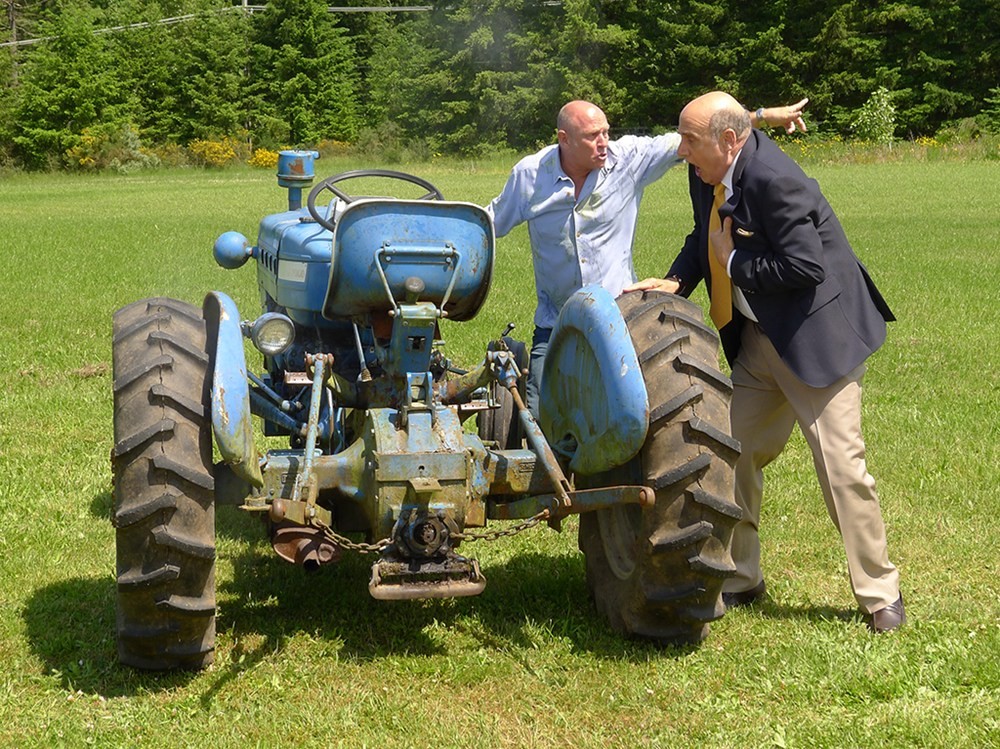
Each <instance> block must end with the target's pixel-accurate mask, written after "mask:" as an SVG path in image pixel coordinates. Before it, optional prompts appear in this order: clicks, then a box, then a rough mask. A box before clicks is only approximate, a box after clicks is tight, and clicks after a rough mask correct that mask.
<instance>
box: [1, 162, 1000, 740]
mask: <svg viewBox="0 0 1000 749" xmlns="http://www.w3.org/2000/svg"><path fill="white" fill-rule="evenodd" d="M355 166H358V164H353V163H351V164H349V163H347V162H337V163H329V162H322V161H320V162H318V163H317V168H318V171H319V172H320V173H321V174H322V175H324V176H325V175H326V174H328V173H333V172H337V171H341V170H342V169H345V168H350V167H355ZM368 166H372V165H370V164H369V165H368ZM507 167H509V164H505V163H499V162H496V163H493V162H490V163H470V162H466V163H462V164H458V163H455V162H444V163H440V164H439V163H434V164H430V165H419V166H416V167H413V170H414V171H415V172H417V173H419V174H420V175H421V176H424V177H427V178H429V179H430V180H431V181H432V182H435V183H436V184H438V185H439V186H440V187H441V188H442V190H443V191H444V193H445V195H446V196H447V197H448V198H451V199H462V200H469V201H472V202H476V203H485V202H486V201H488V200H489V199H490V198H491V197H492V196H493V195H494V194H496V193H497V192H498V191H499V189H500V188H501V186H502V184H503V181H504V179H505V176H506V169H507ZM810 172H811V174H812V176H814V177H816V178H817V179H818V180H819V181H820V184H821V185H822V186H823V187H824V189H825V192H826V193H827V195H828V197H829V199H830V201H831V203H833V205H834V207H835V209H836V210H837V211H838V214H839V216H840V218H841V220H842V223H843V224H844V226H845V228H846V230H847V233H848V235H849V237H850V238H851V239H852V241H853V243H854V246H855V249H856V250H857V252H858V254H859V255H860V256H861V257H862V259H863V260H864V261H865V263H866V264H867V266H868V267H869V269H870V270H871V272H872V274H873V275H874V277H875V279H876V281H877V282H878V284H879V285H880V287H881V288H882V290H883V292H884V293H885V295H886V297H887V298H888V300H889V302H890V304H891V305H892V307H893V309H894V311H895V312H896V315H897V317H898V318H899V321H898V322H896V323H895V324H893V325H892V326H891V328H890V334H889V339H888V342H887V343H886V345H885V346H884V347H883V348H882V350H881V351H879V352H878V353H877V354H876V355H875V356H874V357H873V358H872V359H871V360H870V362H869V371H868V376H867V378H866V380H865V383H866V393H865V430H866V438H867V442H868V448H869V450H868V461H869V467H870V469H871V471H872V473H873V475H874V476H875V477H876V479H877V481H878V485H879V490H880V494H881V498H882V507H883V513H884V515H885V519H886V522H887V524H888V529H889V550H890V555H891V557H892V559H893V560H894V561H895V563H896V564H897V565H898V566H899V567H900V570H901V573H902V584H903V591H904V595H905V597H906V605H907V613H908V615H909V618H910V623H909V624H908V625H907V626H906V627H905V628H904V629H902V630H900V631H899V632H898V633H895V634H893V635H890V636H886V637H881V638H874V637H872V636H871V635H870V634H869V633H868V631H867V630H866V628H865V626H864V624H863V622H862V620H861V619H860V617H859V616H858V615H857V613H856V610H855V606H854V600H853V597H852V596H851V593H850V589H849V586H848V583H847V578H846V568H845V562H844V555H843V551H842V548H841V546H840V543H839V539H838V538H837V535H836V532H835V530H834V528H833V526H832V523H831V522H830V520H829V518H828V517H827V515H826V511H825V509H824V505H823V501H822V498H821V496H820V494H819V490H818V487H817V485H816V481H815V478H814V476H813V471H812V465H811V459H810V457H809V454H808V451H807V450H806V448H805V445H804V442H803V441H802V439H801V438H800V437H799V436H798V435H797V434H796V436H795V437H794V438H793V441H792V443H791V444H790V445H789V447H788V449H787V450H786V452H785V454H784V455H783V456H782V457H781V459H780V460H778V461H777V462H776V463H775V464H774V466H773V467H772V468H771V469H770V474H769V483H768V488H767V495H766V500H765V507H764V517H763V521H762V533H763V542H764V547H765V548H764V567H765V573H766V575H767V580H768V586H769V591H770V598H769V600H768V601H767V602H766V603H765V604H764V605H762V606H760V607H757V608H755V609H754V610H739V611H736V612H733V613H731V614H729V615H727V616H726V617H724V618H723V619H722V620H720V621H719V622H717V623H715V624H714V625H713V628H712V632H711V634H710V636H709V638H708V639H707V640H706V641H705V642H704V644H703V645H702V646H701V647H698V648H690V649H658V648H655V647H652V646H649V645H646V644H643V643H636V642H629V641H624V640H622V639H621V638H620V637H618V636H617V635H616V634H614V633H613V632H611V631H610V630H609V629H608V628H607V627H606V626H605V625H604V624H603V622H602V621H601V620H600V619H598V617H597V615H596V614H595V613H594V611H593V610H592V608H591V605H590V603H589V602H588V598H587V591H586V586H585V583H584V579H583V561H582V558H581V556H580V554H579V552H577V550H576V533H575V531H576V522H575V520H571V521H569V522H567V523H565V524H564V530H563V532H562V533H561V534H556V533H554V532H552V531H551V530H549V529H548V528H545V527H544V526H543V527H540V528H536V529H534V530H533V531H531V532H529V533H525V534H522V535H519V536H517V537H515V538H512V539H504V540H502V541H499V542H495V543H479V544H477V545H476V546H475V547H474V549H473V551H470V552H469V553H475V555H476V556H478V557H479V559H480V560H481V563H482V566H483V571H484V573H485V575H486V576H487V578H488V579H489V584H488V586H487V588H486V591H485V593H483V595H482V596H480V597H478V598H473V599H463V600H456V601H434V602H406V603H384V602H377V601H374V600H372V599H371V598H370V597H369V596H368V593H367V581H368V565H369V564H370V563H371V560H370V559H367V558H365V557H360V556H357V555H351V556H348V557H346V558H345V560H344V561H343V562H342V563H341V564H340V565H338V566H336V567H332V568H329V569H325V570H323V571H321V572H320V573H319V574H317V575H314V576H306V575H304V574H303V573H302V572H301V571H300V570H298V569H296V568H294V567H292V566H290V565H287V564H285V563H284V562H281V561H280V560H279V559H278V558H277V557H276V556H275V555H274V554H273V553H272V552H271V550H270V546H269V544H267V542H266V540H265V539H264V536H263V533H262V529H261V528H260V527H259V526H258V523H257V522H255V519H254V518H251V517H248V516H247V515H245V514H241V513H239V512H238V511H236V510H232V509H229V508H226V509H224V510H220V514H219V519H218V540H217V543H218V554H219V561H218V570H217V587H218V600H219V619H218V649H217V654H216V663H215V665H214V666H213V667H212V668H211V669H209V670H207V671H205V672H202V673H197V674H189V673H174V674H166V675H152V674H146V673H142V672H137V671H133V670H130V669H126V668H122V667H120V666H119V665H118V663H117V660H116V650H115V640H114V626H115V623H114V619H115V614H114V607H115V579H114V563H115V561H114V530H113V528H112V526H111V523H110V521H109V516H110V510H111V488H110V484H111V476H110V462H109V451H110V448H111V442H112V430H111V371H110V360H111V343H110V338H111V316H112V313H113V311H114V310H115V309H116V308H117V307H119V306H121V305H124V304H126V303H128V302H131V301H134V300H136V299H139V298H143V297H147V296H153V295H168V296H174V297H177V298H180V299H184V300H188V301H191V302H194V303H200V301H201V299H202V298H203V296H204V294H205V292H206V291H208V290H210V289H221V290H224V291H227V292H228V293H230V294H231V295H232V296H233V297H234V298H235V299H236V301H237V302H238V303H239V305H240V308H241V311H242V312H243V314H244V315H245V316H247V317H252V316H254V315H255V314H256V312H257V309H256V302H257V300H256V281H255V277H254V271H253V268H252V264H251V265H248V266H247V267H245V268H243V269H242V270H240V271H235V272H233V271H223V270H222V269H220V268H218V267H217V266H216V265H215V264H214V261H213V260H212V255H211V245H212V242H213V240H214V239H215V237H216V236H217V235H218V234H219V233H221V232H222V231H225V230H227V229H238V230H240V231H242V232H243V233H245V234H246V235H247V236H249V237H251V238H254V237H255V236H256V223H257V221H258V219H259V218H260V217H261V216H262V215H264V214H266V213H270V212H275V211H277V210H282V209H283V208H284V201H285V196H284V191H283V190H281V189H279V188H278V187H277V185H276V184H275V180H274V177H273V175H272V174H270V173H266V172H261V171H234V172H201V171H177V172H164V173H150V174H138V175H133V176H94V177H67V176H61V175H38V176H18V177H8V178H4V179H3V180H2V181H0V237H2V240H0V246H2V248H3V249H2V261H0V262H2V270H0V298H2V299H3V312H2V315H0V321H2V322H0V661H2V663H3V667H2V669H0V745H2V746H5V747H6V746H10V747H23V746H30V747H51V746H66V747H80V746H162V747H178V746H211V747H238V748H239V749H246V748H247V747H257V746H260V747H275V746H290V745H293V742H294V744H295V745H299V746H304V747H330V746H344V747H361V746H379V747H409V746H412V747H494V746H504V747H536V746H537V747H543V746H546V747H547V746H573V747H607V746H613V747H637V746H650V747H651V746H661V747H677V746H718V747H745V746H752V747H761V746H765V747H766V746H776V747H785V746H787V747H854V746H858V747H860V746H900V747H908V746H935V747H984V746H990V745H992V746H998V745H1000V627H998V621H1000V574H998V573H1000V562H998V557H1000V541H998V539H1000V519H998V516H1000V487H998V484H1000V467H998V465H1000V450H998V444H1000V433H998V413H1000V374H998V372H1000V366H998V365H1000V355H998V353H997V346H996V336H997V330H998V315H997V312H996V304H997V302H996V297H997V295H998V292H1000V274H998V271H997V267H998V264H1000V250H998V240H1000V237H998V234H997V220H996V217H995V214H994V213H993V208H992V207H991V206H992V202H991V201H986V200H984V199H983V198H982V197H981V196H983V195H988V194H992V193H993V192H995V189H996V186H997V184H1000V165H998V164H997V163H996V162H993V163H990V162H978V163H968V164H961V163H951V162H947V163H913V162H910V163H890V164H863V165H854V166H839V167H838V166H817V167H811V168H810ZM685 192H686V176H685V174H684V170H683V169H675V170H673V171H672V172H671V173H670V174H668V175H667V177H666V178H664V179H663V180H661V181H660V182H659V183H657V184H656V185H655V186H653V187H652V188H650V189H649V190H648V191H647V194H646V198H645V201H644V204H643V209H642V219H641V230H640V235H639V238H638V246H637V265H638V271H639V275H640V276H645V275H652V274H659V275H662V274H664V273H665V272H666V269H667V266H668V265H669V262H670V260H671V259H672V258H673V256H674V254H675V253H676V251H677V248H678V247H679V246H680V242H681V240H682V238H683V236H684V234H685V233H686V232H687V230H688V228H689V222H690V220H691V219H690V215H691V211H690V206H689V203H688V201H687V197H686V194H685ZM533 296H534V294H533V277H532V272H531V259H530V252H529V250H528V246H527V235H526V232H525V231H524V229H523V228H521V229H519V230H517V231H516V232H514V233H513V234H512V235H511V236H509V237H506V238H504V239H501V240H499V243H498V257H497V268H496V274H495V281H494V284H493V289H492V292H491V296H490V299H489V300H488V302H487V304H486V306H485V307H484V309H483V311H482V313H481V314H480V316H479V317H477V318H476V319H475V320H474V321H472V322H471V323H465V324H454V323H452V324H448V325H446V327H445V328H444V334H445V337H446V338H447V339H448V341H449V351H450V353H451V355H452V356H453V358H455V359H458V360H459V361H464V362H466V363H471V362H473V361H476V360H478V359H479V358H480V357H481V356H482V351H483V346H484V345H485V342H486V340H487V339H488V338H490V337H495V336H496V335H498V334H499V332H501V331H502V329H503V326H504V325H505V324H506V323H507V322H508V321H513V322H515V323H516V325H517V328H516V331H515V334H516V335H517V334H519V335H520V336H521V337H522V338H530V332H531V316H532V312H533V307H534V299H533ZM696 298H697V299H698V300H699V301H702V302H704V299H705V297H704V294H703V292H701V291H699V292H698V296H697V297H696ZM463 549H467V547H463Z"/></svg>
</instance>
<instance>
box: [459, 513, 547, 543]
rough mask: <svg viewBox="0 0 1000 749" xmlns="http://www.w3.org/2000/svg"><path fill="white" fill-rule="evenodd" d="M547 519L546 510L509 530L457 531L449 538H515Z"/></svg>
mask: <svg viewBox="0 0 1000 749" xmlns="http://www.w3.org/2000/svg"><path fill="white" fill-rule="evenodd" d="M548 517H549V511H548V510H547V509H546V510H542V511H541V512H539V513H537V514H536V515H532V516H531V517H530V518H528V519H527V520H525V521H523V522H520V523H518V524H517V525H515V526H512V527H510V528H498V529H497V530H493V531H483V532H482V533H465V532H464V531H459V532H458V533H452V534H451V537H452V538H454V539H457V540H459V541H496V540H498V539H501V538H503V537H504V536H515V535H517V534H518V533H520V532H521V531H526V530H528V529H529V528H534V527H535V526H536V525H538V524H539V523H540V522H542V521H543V520H547V519H548Z"/></svg>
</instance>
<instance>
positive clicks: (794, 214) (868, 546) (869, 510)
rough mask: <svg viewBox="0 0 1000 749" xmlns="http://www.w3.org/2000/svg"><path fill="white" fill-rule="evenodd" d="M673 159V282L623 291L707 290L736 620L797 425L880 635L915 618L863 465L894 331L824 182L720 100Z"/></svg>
mask: <svg viewBox="0 0 1000 749" xmlns="http://www.w3.org/2000/svg"><path fill="white" fill-rule="evenodd" d="M678 132H679V133H680V135H681V146H680V148H679V151H678V154H679V155H680V156H681V157H682V158H684V159H685V160H686V161H687V162H688V163H689V165H690V167H689V177H690V190H691V201H692V204H693V207H694V218H695V226H694V229H693V231H692V232H691V234H689V235H688V237H687V239H686V241H685V243H684V247H683V248H682V250H681V252H680V254H679V255H678V256H677V259H676V260H675V261H674V263H673V265H672V266H671V267H670V272H669V274H668V276H667V278H666V279H646V280H645V281H641V282H639V283H637V284H633V285H632V286H630V287H628V288H627V289H626V290H627V291H628V290H643V289H661V290H665V291H671V292H675V293H679V294H683V295H685V296H686V295H688V294H690V293H691V291H692V290H693V289H694V287H695V286H697V284H698V282H699V281H700V280H702V279H705V281H706V284H707V285H708V287H709V296H710V299H711V307H712V308H711V316H712V319H713V321H714V322H715V324H716V326H717V327H718V328H719V332H720V337H721V339H722V345H723V349H724V351H725V353H726V357H727V359H728V360H729V363H730V365H731V366H732V370H733V371H732V379H733V401H732V411H731V422H732V431H733V436H734V437H735V438H736V439H738V440H740V442H741V444H742V446H743V452H742V454H741V456H740V458H739V460H738V461H737V464H736V500H737V502H738V503H739V505H740V506H741V507H742V508H743V510H744V518H743V520H742V521H741V522H740V523H739V524H738V525H737V527H736V530H735V532H734V534H733V561H734V562H735V564H736V570H737V572H736V576H735V577H733V578H732V579H730V580H728V581H727V585H726V586H725V588H724V593H723V600H724V601H725V603H726V605H727V606H728V607H732V606H740V605H747V604H750V603H753V602H754V601H755V600H757V599H758V598H759V597H760V596H761V595H763V593H764V591H765V584H764V577H763V574H762V572H761V567H760V539H759V535H758V524H759V520H760V506H761V500H762V496H763V469H764V467H765V466H766V465H767V464H768V463H770V462H771V461H772V460H774V459H775V458H776V457H777V456H778V455H779V454H780V453H781V451H782V449H783V448H784V446H785V444H786V442H787V441H788V438H789V436H790V435H791V431H792V428H793V427H794V425H795V423H796V422H797V423H798V424H799V427H800V429H801V430H802V433H803V435H804V436H805V438H806V441H807V442H808V444H809V447H810V449H811V450H812V454H813V462H814V464H815V467H816V473H817V476H818V478H819V482H820V486H821V488H822V490H823V496H824V498H825V500H826V506H827V510H828V511H829V513H830V517H831V518H832V519H833V522H834V524H835V525H836V526H837V529H838V530H839V531H840V534H841V537H842V538H843V542H844V548H845V550H846V552H847V566H848V572H849V574H850V580H851V586H852V588H853V591H854V595H855V598H856V599H857V601H858V603H859V605H860V606H861V608H862V610H863V611H864V612H865V613H866V614H868V615H869V626H870V627H871V629H872V630H873V631H875V632H877V633H880V632H888V631H891V630H894V629H896V628H897V627H899V626H900V625H901V624H902V623H903V622H904V621H905V620H906V616H905V613H904V611H903V599H902V596H901V595H900V592H899V573H898V571H897V570H896V568H895V567H894V566H893V565H892V563H891V562H890V561H889V557H888V552H887V548H886V534H885V525H884V523H883V521H882V513H881V509H880V507H879V501H878V496H877V494H876V492H875V481H874V479H873V478H872V477H871V475H870V474H869V473H868V470H867V467H866V465H865V444H864V440H863V438H862V435H861V381H862V377H863V375H864V371H865V360H866V359H867V358H868V356H869V355H870V354H871V353H872V352H874V351H875V350H876V349H878V347H879V346H881V345H882V343H883V341H884V340H885V335H886V321H888V320H893V319H895V318H894V317H893V315H892V312H891V311H890V309H889V307H888V305H887V304H886V302H885V300H884V299H883V298H882V295H881V294H880V293H879V291H878V289H876V288H875V284H874V283H873V282H872V280H871V277H870V276H869V275H868V271H867V270H866V269H865V267H864V265H862V264H861V261H860V260H858V258H857V256H856V255H855V254H854V252H853V251H852V249H851V246H850V244H849V243H848V241H847V237H846V236H845V235H844V231H843V229H842V228H841V226H840V222H839V221H838V220H837V217H836V216H835V215H834V212H833V210H832V208H831V207H830V204H829V203H828V202H827V201H826V199H825V198H824V197H823V194H822V193H821V192H820V190H819V187H818V185H817V184H816V181H815V180H812V179H809V178H808V177H806V175H805V174H804V173H803V172H802V170H801V169H800V168H799V166H798V165H797V164H796V163H795V162H794V161H792V160H791V159H790V158H789V157H788V156H786V155H785V154H784V153H783V152H782V151H781V149H779V148H778V147H777V146H776V145H775V144H774V142H773V141H771V140H770V139H769V138H768V137H767V136H766V135H765V134H763V133H761V132H760V131H754V130H752V129H751V127H750V121H749V116H748V114H747V112H746V111H745V110H744V109H743V107H742V106H740V104H739V103H738V102H736V100H735V99H733V98H732V97H731V96H729V95H728V94H725V93H722V92H718V91H716V92H712V93H709V94H705V95H704V96H701V97H699V98H697V99H695V100H694V101H692V102H690V103H689V104H688V105H687V106H686V107H685V108H684V110H683V111H682V112H681V116H680V127H679V128H678Z"/></svg>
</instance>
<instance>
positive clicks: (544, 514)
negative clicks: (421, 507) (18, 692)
mask: <svg viewBox="0 0 1000 749" xmlns="http://www.w3.org/2000/svg"><path fill="white" fill-rule="evenodd" d="M548 517H549V511H548V510H547V509H545V510H542V511H541V512H539V513H537V514H535V515H532V516H531V517H530V518H528V519H527V520H524V521H522V522H520V523H518V524H517V525H515V526H511V527H510V528H497V529H496V530H490V531H483V532H482V533H466V532H464V531H459V532H458V533H452V534H451V537H452V538H454V539H455V540H456V541H498V540H499V539H501V538H505V537H507V536H516V535H517V534H518V533H521V532H523V531H526V530H528V529H529V528H534V527H535V526H536V525H538V524H539V523H540V522H542V521H543V520H547V519H548ZM312 524H313V525H315V526H316V527H317V528H319V529H320V530H321V531H322V532H323V535H324V536H325V537H326V538H327V539H328V540H330V541H332V542H333V543H335V544H336V545H337V546H339V547H341V548H342V549H346V550H348V551H357V552H359V553H361V554H370V553H372V552H381V551H382V550H383V549H385V548H386V547H387V546H389V545H390V544H392V539H391V538H383V539H382V540H381V541H376V542H375V543H373V544H369V543H364V542H361V541H352V540H351V539H349V538H347V537H346V536H341V535H340V534H339V533H337V532H336V531H334V530H333V528H331V527H330V526H329V525H327V524H326V523H324V522H323V521H322V520H319V519H318V518H313V520H312Z"/></svg>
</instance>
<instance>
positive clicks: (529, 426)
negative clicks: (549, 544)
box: [507, 383, 573, 507]
mask: <svg viewBox="0 0 1000 749" xmlns="http://www.w3.org/2000/svg"><path fill="white" fill-rule="evenodd" d="M507 389H508V390H509V391H510V394H511V395H512V396H513V397H514V405H515V406H517V410H518V412H519V414H520V417H521V425H522V426H523V427H524V434H525V437H526V438H527V440H528V444H529V445H531V448H532V449H533V450H534V451H535V453H536V454H537V455H538V459H539V461H541V464H542V468H544V469H545V473H546V474H547V475H548V477H549V480H550V481H551V482H552V489H554V490H555V495H556V497H558V499H559V504H560V505H563V506H566V507H568V506H569V505H570V499H569V492H571V491H573V487H572V485H571V484H570V483H569V479H567V478H566V475H565V474H564V473H563V472H562V468H560V467H559V461H558V460H557V459H556V454H555V453H554V452H552V448H551V447H549V443H548V442H547V441H546V440H545V435H544V434H542V430H541V428H540V427H539V426H538V424H537V423H535V420H534V418H532V416H531V412H530V411H528V408H527V406H525V405H524V401H523V400H521V394H520V393H519V392H518V391H517V384H516V383H515V384H514V385H511V386H509V387H508V388H507Z"/></svg>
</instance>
